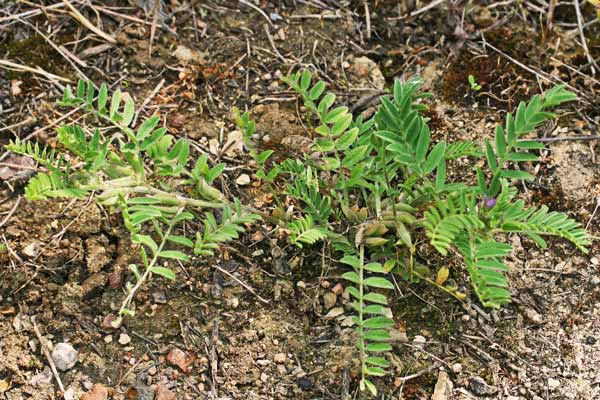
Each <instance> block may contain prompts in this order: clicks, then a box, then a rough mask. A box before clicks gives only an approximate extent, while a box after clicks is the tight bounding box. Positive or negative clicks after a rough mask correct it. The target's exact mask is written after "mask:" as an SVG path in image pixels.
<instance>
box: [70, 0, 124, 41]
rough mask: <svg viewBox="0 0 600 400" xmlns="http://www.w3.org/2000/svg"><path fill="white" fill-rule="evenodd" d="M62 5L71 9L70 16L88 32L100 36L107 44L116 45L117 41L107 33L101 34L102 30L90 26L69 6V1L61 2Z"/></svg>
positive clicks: (85, 19) (90, 24)
mask: <svg viewBox="0 0 600 400" xmlns="http://www.w3.org/2000/svg"><path fill="white" fill-rule="evenodd" d="M63 3H65V4H66V5H67V7H69V8H70V9H71V11H72V12H71V16H72V17H73V18H75V19H76V20H77V21H79V22H80V23H81V25H83V26H85V27H86V28H88V29H89V30H90V31H92V32H94V33H95V34H96V35H98V36H100V37H101V38H103V39H104V40H106V41H107V42H109V43H113V44H116V43H117V40H116V39H115V38H114V37H112V36H110V35H109V34H107V33H104V32H102V30H100V28H98V27H97V26H95V25H94V24H92V23H91V22H90V21H89V20H88V19H87V18H86V17H84V16H83V15H82V14H81V13H80V12H79V11H78V10H77V9H76V8H75V7H73V4H71V2H70V1H69V0H63Z"/></svg>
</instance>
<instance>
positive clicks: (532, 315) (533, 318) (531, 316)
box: [524, 308, 544, 325]
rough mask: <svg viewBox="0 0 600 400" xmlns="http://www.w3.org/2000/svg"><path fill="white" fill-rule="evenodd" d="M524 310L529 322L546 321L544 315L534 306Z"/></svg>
mask: <svg viewBox="0 0 600 400" xmlns="http://www.w3.org/2000/svg"><path fill="white" fill-rule="evenodd" d="M524 312H525V317H526V318H527V319H528V320H529V322H532V323H534V324H536V325H539V324H541V323H542V322H544V319H543V318H542V316H541V315H540V313H538V312H537V311H536V310H534V309H533V308H526V309H525V310H524Z"/></svg>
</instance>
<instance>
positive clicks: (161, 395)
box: [154, 384, 177, 400]
mask: <svg viewBox="0 0 600 400" xmlns="http://www.w3.org/2000/svg"><path fill="white" fill-rule="evenodd" d="M154 400H177V396H176V395H175V393H173V392H171V391H170V390H169V389H167V387H166V386H165V385H163V384H159V385H158V386H157V387H156V393H155V394H154Z"/></svg>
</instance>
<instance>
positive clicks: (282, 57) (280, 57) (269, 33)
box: [240, 0, 287, 64]
mask: <svg viewBox="0 0 600 400" xmlns="http://www.w3.org/2000/svg"><path fill="white" fill-rule="evenodd" d="M240 1H241V0H240ZM265 32H266V33H267V38H268V39H269V43H270V44H271V47H272V48H273V51H275V54H276V55H277V57H279V59H280V60H281V61H283V63H284V64H286V63H287V60H286V59H285V57H284V56H282V55H281V53H280V52H279V50H277V47H276V46H275V41H274V40H273V36H271V32H269V27H268V26H267V25H266V24H265Z"/></svg>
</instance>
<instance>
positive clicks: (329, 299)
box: [323, 292, 337, 310]
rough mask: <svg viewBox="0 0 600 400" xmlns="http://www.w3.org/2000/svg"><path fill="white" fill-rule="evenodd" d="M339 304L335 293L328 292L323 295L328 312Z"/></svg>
mask: <svg viewBox="0 0 600 400" xmlns="http://www.w3.org/2000/svg"><path fill="white" fill-rule="evenodd" d="M335 303H337V295H336V294H335V293H333V292H327V293H325V294H324V295H323V306H325V309H326V310H329V309H330V308H332V307H333V306H335Z"/></svg>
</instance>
